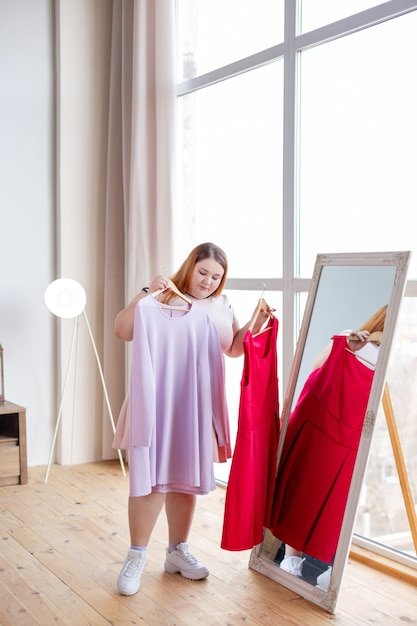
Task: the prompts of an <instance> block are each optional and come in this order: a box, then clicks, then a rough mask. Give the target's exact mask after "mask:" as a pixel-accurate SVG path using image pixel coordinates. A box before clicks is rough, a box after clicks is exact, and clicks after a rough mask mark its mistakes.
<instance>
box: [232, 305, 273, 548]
mask: <svg viewBox="0 0 417 626" xmlns="http://www.w3.org/2000/svg"><path fill="white" fill-rule="evenodd" d="M267 328H268V330H265V331H263V332H262V333H260V334H258V335H256V336H252V334H251V332H250V331H248V332H247V333H246V335H245V338H244V342H243V346H244V364H243V374H242V380H241V393H240V404H239V420H238V430H237V437H236V444H235V450H234V453H233V460H232V465H231V468H230V475H229V481H228V485H227V491H226V502H225V510H224V519H223V535H222V541H221V547H222V548H223V549H225V550H247V549H250V548H252V547H253V546H254V545H257V544H258V543H261V542H262V541H263V531H264V526H265V520H266V519H269V517H270V509H271V504H272V495H273V491H274V484H275V473H276V461H277V447H278V434H279V418H278V414H279V404H278V402H279V401H278V376H277V334H278V320H277V319H276V318H273V319H271V320H270V321H269V323H268V326H267Z"/></svg>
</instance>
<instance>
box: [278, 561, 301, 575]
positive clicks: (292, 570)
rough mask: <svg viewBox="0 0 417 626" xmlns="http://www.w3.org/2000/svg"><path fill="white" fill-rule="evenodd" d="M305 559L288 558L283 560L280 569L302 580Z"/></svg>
mask: <svg viewBox="0 0 417 626" xmlns="http://www.w3.org/2000/svg"><path fill="white" fill-rule="evenodd" d="M304 561H305V559H302V558H301V556H287V557H285V558H284V559H282V561H281V563H280V564H279V566H280V569H283V570H284V571H285V572H288V573H289V574H293V576H299V577H300V578H301V576H302V575H303V574H302V570H303V568H302V565H303V563H304Z"/></svg>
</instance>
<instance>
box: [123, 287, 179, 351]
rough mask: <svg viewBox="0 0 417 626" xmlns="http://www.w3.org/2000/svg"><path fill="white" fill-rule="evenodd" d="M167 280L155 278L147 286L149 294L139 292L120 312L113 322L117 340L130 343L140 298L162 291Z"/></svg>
mask: <svg viewBox="0 0 417 626" xmlns="http://www.w3.org/2000/svg"><path fill="white" fill-rule="evenodd" d="M167 280H168V279H167V278H165V277H164V276H157V277H156V278H154V279H153V281H152V282H151V283H150V285H149V292H145V291H139V293H138V294H137V295H136V296H135V297H134V298H133V300H132V302H130V303H129V304H128V305H127V307H125V308H124V309H122V311H120V312H119V313H118V314H117V315H116V317H115V320H114V334H115V335H116V337H117V338H118V339H121V340H122V341H132V339H133V324H134V321H135V309H136V305H137V303H138V302H139V300H141V299H142V298H145V297H146V296H147V294H148V293H152V292H153V291H157V290H158V289H163V288H164V287H166V286H167Z"/></svg>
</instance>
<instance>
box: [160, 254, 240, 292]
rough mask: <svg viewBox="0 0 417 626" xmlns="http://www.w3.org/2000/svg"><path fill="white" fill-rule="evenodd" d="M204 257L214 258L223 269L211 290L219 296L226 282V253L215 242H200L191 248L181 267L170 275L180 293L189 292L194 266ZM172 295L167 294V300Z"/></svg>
mask: <svg viewBox="0 0 417 626" xmlns="http://www.w3.org/2000/svg"><path fill="white" fill-rule="evenodd" d="M204 259H214V260H215V261H216V262H217V263H218V264H219V265H221V266H222V268H223V270H224V274H223V276H222V278H221V281H220V283H219V286H218V287H217V289H216V290H215V291H213V293H212V294H211V295H212V296H219V295H220V294H221V292H222V291H223V289H224V286H225V284H226V278H227V270H228V262H227V256H226V253H225V252H224V251H223V250H222V249H221V248H219V246H216V244H214V243H211V242H206V243H200V244H199V245H198V246H196V247H195V248H194V249H193V250H191V252H190V254H189V255H188V257H187V258H186V259H185V261H184V263H183V264H182V265H181V267H180V268H179V269H178V270H177V271H176V272H175V274H174V275H173V276H171V277H170V278H171V280H172V282H173V283H174V284H175V285H176V287H177V288H178V289H179V290H180V291H181V292H182V293H184V294H186V293H188V292H189V290H190V286H191V279H192V276H193V272H194V268H195V266H196V264H197V263H199V262H200V261H204ZM174 297H175V294H167V298H168V299H169V300H172V299H173V298H174Z"/></svg>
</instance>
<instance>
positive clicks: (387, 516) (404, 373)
mask: <svg viewBox="0 0 417 626" xmlns="http://www.w3.org/2000/svg"><path fill="white" fill-rule="evenodd" d="M387 385H388V389H389V394H390V398H391V403H392V408H393V412H394V415H395V422H396V426H397V429H398V432H399V438H400V443H401V448H402V456H403V457H404V463H405V466H406V469H407V474H408V481H409V488H410V491H411V494H412V495H413V496H414V507H415V506H416V502H417V496H416V494H417V449H416V441H417V405H416V402H415V398H414V394H413V390H414V389H415V388H416V385H417V299H416V298H404V299H403V302H402V307H401V312H400V317H399V320H398V327H397V332H396V336H395V339H394V343H393V348H392V351H391V356H390V363H389V367H388V371H387ZM355 532H356V533H357V534H359V535H364V536H366V537H367V538H370V539H372V540H374V541H377V542H378V543H381V544H384V545H386V546H389V547H390V548H393V549H395V550H400V551H402V552H405V553H407V554H409V555H413V556H414V557H415V555H416V549H415V546H414V544H413V538H412V535H411V530H410V523H409V521H408V518H407V514H406V508H405V503H404V496H403V492H402V489H401V484H400V479H399V475H398V470H397V466H396V462H395V458H394V450H393V446H392V443H391V440H390V435H389V431H388V427H387V420H386V417H385V414H384V411H383V410H382V408H381V409H380V411H379V412H378V417H377V422H376V427H375V433H374V438H373V441H372V447H371V454H370V458H369V463H368V469H367V474H366V479H365V484H364V486H363V488H362V494H361V500H360V506H359V509H358V516H357V521H356V525H355Z"/></svg>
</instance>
